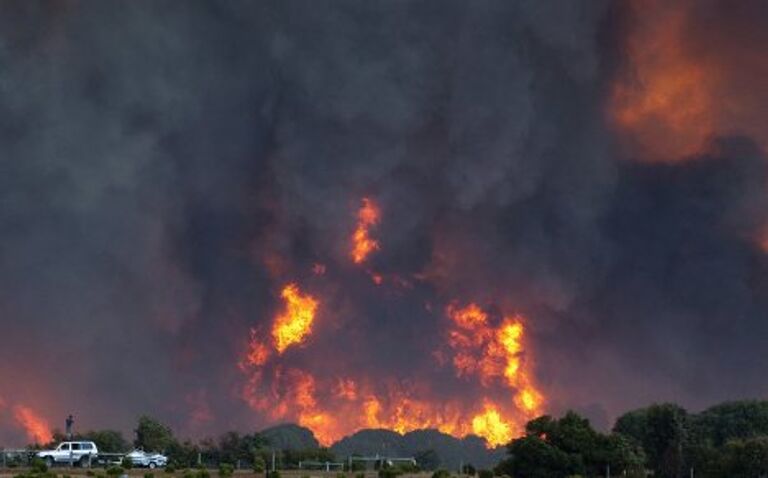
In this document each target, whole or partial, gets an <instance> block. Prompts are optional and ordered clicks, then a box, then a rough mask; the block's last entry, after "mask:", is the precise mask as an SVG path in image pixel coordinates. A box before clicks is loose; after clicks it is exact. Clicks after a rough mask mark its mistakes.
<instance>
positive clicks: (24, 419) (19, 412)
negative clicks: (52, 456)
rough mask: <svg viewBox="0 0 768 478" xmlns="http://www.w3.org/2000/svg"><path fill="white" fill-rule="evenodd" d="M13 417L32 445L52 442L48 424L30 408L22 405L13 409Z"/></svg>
mask: <svg viewBox="0 0 768 478" xmlns="http://www.w3.org/2000/svg"><path fill="white" fill-rule="evenodd" d="M13 417H14V419H15V420H16V422H17V423H18V424H19V425H21V426H22V427H23V428H24V431H25V432H26V433H27V438H28V439H29V440H30V441H32V442H33V443H38V444H41V445H43V444H46V443H50V442H51V441H53V433H51V427H50V426H48V422H47V421H46V420H45V419H44V418H42V417H41V416H40V415H38V414H37V413H35V412H34V410H32V409H31V408H29V407H27V406H24V405H16V406H15V407H13Z"/></svg>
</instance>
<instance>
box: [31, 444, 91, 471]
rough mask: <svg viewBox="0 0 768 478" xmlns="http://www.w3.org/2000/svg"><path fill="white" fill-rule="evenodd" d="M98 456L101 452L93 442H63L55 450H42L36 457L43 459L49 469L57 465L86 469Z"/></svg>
mask: <svg viewBox="0 0 768 478" xmlns="http://www.w3.org/2000/svg"><path fill="white" fill-rule="evenodd" d="M98 454H99V450H98V449H97V448H96V444H95V443H94V442H92V441H65V442H61V443H60V444H59V446H57V447H56V448H55V449H54V450H42V451H39V452H37V454H36V455H37V457H38V458H41V459H43V460H44V461H45V464H46V465H48V466H49V467H51V466H53V465H55V464H57V463H71V464H78V465H80V466H83V467H85V466H88V465H89V464H90V462H91V459H93V458H95V457H96V456H97V455H98Z"/></svg>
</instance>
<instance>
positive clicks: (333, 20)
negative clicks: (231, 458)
mask: <svg viewBox="0 0 768 478" xmlns="http://www.w3.org/2000/svg"><path fill="white" fill-rule="evenodd" d="M766 10H768V6H766V4H765V2H761V1H758V0H744V1H741V2H737V3H734V2H728V1H725V0H701V1H694V0H679V1H676V2H664V1H661V0H652V1H648V2H641V1H639V0H638V1H626V2H612V1H607V0H576V1H569V2H560V1H549V0H546V1H544V0H530V1H527V0H520V1H515V2H509V1H502V0H478V1H473V2H463V1H458V0H455V1H454V0H445V1H407V0H396V1H389V2H385V1H377V0H374V1H369V2H359V1H352V0H333V1H331V0H319V1H309V0H303V1H298V0H284V1H277V0H275V1H271V0H267V1H263V2H246V1H234V0H233V1H217V2H208V1H185V2H182V1H159V0H157V1H149V0H140V1H127V0H123V1H118V0H110V1H95V0H92V1H85V0H82V1H77V0H58V1H53V2H50V1H34V0H28V1H7V2H2V3H1V4H0V65H2V67H1V68H0V337H1V339H0V445H6V446H10V445H15V446H20V445H23V444H25V443H29V442H30V441H35V440H36V439H37V438H40V437H43V438H45V437H46V435H47V430H50V429H52V428H60V429H61V428H63V427H64V419H65V418H66V416H67V415H68V414H70V413H72V414H73V415H75V420H76V429H78V430H86V429H96V428H117V429H120V430H123V431H125V432H126V434H127V433H128V432H129V431H130V430H131V427H132V426H133V425H134V424H135V422H136V419H137V417H138V416H139V415H141V414H150V415H152V416H155V417H157V418H159V419H161V420H163V421H165V422H166V423H169V424H170V425H171V426H172V428H173V429H174V431H176V432H177V433H178V434H180V435H182V436H188V437H193V438H196V437H203V436H208V435H212V434H217V433H220V432H223V431H225V430H230V429H236V430H240V431H243V432H245V431H252V430H256V429H259V428H262V427H265V426H268V425H271V424H274V423H280V422H286V421H291V422H300V423H302V424H304V425H306V426H309V427H310V428H313V429H314V430H316V432H317V433H318V434H320V435H322V437H325V438H327V441H333V440H335V439H338V438H340V437H341V436H344V435H346V434H349V433H351V432H353V431H355V430H356V429H359V428H363V427H376V426H380V427H385V428H394V429H397V430H402V431H407V430H410V429H413V428H420V427H437V428H441V429H443V430H444V431H448V432H449V433H452V434H456V435H464V434H466V433H473V432H474V433H480V432H481V431H483V430H486V429H487V428H491V427H493V426H496V427H497V428H496V430H497V431H498V430H500V432H501V436H502V437H507V436H508V435H509V434H512V435H514V434H515V433H517V432H518V431H519V427H520V426H521V424H522V423H524V420H525V419H527V418H530V417H532V416H533V415H535V414H538V413H554V414H557V413H562V412H563V411H564V410H568V409H574V410H576V411H579V412H581V413H583V414H585V415H586V416H588V417H589V418H590V419H591V420H592V422H593V423H594V424H595V425H597V426H598V427H600V428H602V429H606V428H609V427H610V426H611V424H612V421H613V420H614V419H615V417H616V416H618V415H619V414H621V413H622V412H623V411H626V410H628V409H631V408H633V407H640V406H645V405H648V404H650V403H653V402H665V401H675V402H678V403H680V404H682V405H683V406H685V407H688V408H690V409H692V410H698V409H701V408H703V407H706V406H708V405H711V404H714V403H716V402H719V401H724V400H733V399H742V398H763V397H765V395H766V393H768V386H767V385H766V383H765V380H764V370H765V369H766V366H768V355H766V353H765V344H766V343H768V320H767V319H768V255H767V254H768V214H767V213H766V211H768V209H767V208H766V206H768V184H767V183H766V180H767V179H768V178H767V175H768V162H767V160H768V158H766V145H768V136H766V133H765V131H766V128H767V127H768V110H766V109H765V105H766V104H768V86H767V85H768V84H767V83H766V82H765V81H764V78H765V75H766V74H768V59H767V58H766V56H765V55H764V54H762V53H761V51H760V47H759V46H760V45H765V44H766V42H768V20H767V19H768V11H766ZM366 207H370V208H371V210H372V211H373V212H372V213H371V212H370V211H369V214H368V215H367V216H366ZM356 232H357V233H358V234H357V235H356ZM361 238H362V239H365V240H368V241H369V246H370V247H369V248H368V249H365V251H366V252H365V254H363V257H362V259H361V260H360V261H357V260H356V257H355V255H354V250H355V247H357V245H356V241H358V242H359V240H360V239H361ZM289 285H293V286H294V287H295V291H296V293H295V295H294V298H296V299H297V300H298V302H296V301H294V302H295V303H301V304H303V305H305V306H306V305H307V304H310V303H314V304H315V306H314V308H312V307H310V309H313V310H312V312H311V313H308V312H306V311H305V312H302V311H303V310H305V309H302V308H301V307H299V306H296V307H295V310H293V312H297V313H298V315H299V316H301V314H302V313H303V314H304V315H303V316H301V317H303V320H304V321H305V322H304V323H303V325H304V326H307V327H308V329H311V330H310V331H308V332H306V333H303V335H302V334H300V337H299V338H298V339H296V341H295V342H292V343H291V344H290V345H289V346H286V348H285V349H283V350H281V348H280V347H279V346H278V343H277V338H276V336H275V330H276V327H277V324H278V323H279V322H280V318H281V317H288V318H289V319H290V318H292V317H294V315H295V314H294V315H292V309H291V305H290V304H291V301H290V299H289V298H287V297H286V293H285V290H286V287H288V286H289ZM302 301H303V302H302ZM472 305H474V306H476V307H477V310H480V311H482V313H477V314H475V315H471V316H470V317H471V320H473V321H475V322H472V323H471V324H470V323H468V322H466V321H464V322H462V319H461V317H463V316H461V315H460V314H459V315H457V312H460V311H467V310H474V309H471V308H470V306H472ZM457 317H458V318H457ZM307 324H309V325H307ZM510 324H519V325H517V326H516V327H520V330H521V332H520V334H521V335H520V336H519V337H518V336H515V338H514V340H513V342H514V343H513V344H512V346H509V343H508V342H504V343H501V342H500V340H501V338H502V334H503V333H504V331H505V330H506V331H509V330H511V329H505V327H506V326H507V325H510ZM298 325H301V324H298ZM483 357H485V359H483ZM510 364H515V367H519V368H516V369H515V371H512V372H510V369H509V367H510ZM526 390H527V391H528V392H530V393H531V394H534V395H535V398H536V400H535V403H533V405H531V406H528V405H526V404H525V402H526V400H525V396H526V395H525V391H526ZM353 392H354V393H353ZM376 404H378V405H376ZM529 405H530V404H529ZM376 406H378V407H379V408H376ZM492 412H496V413H497V415H495V417H496V418H493V417H494V415H493V414H492ZM482 414H484V415H482ZM481 415H482V419H481V420H480V421H478V422H476V421H475V419H476V418H478V416H481ZM357 416H361V417H363V416H364V417H365V418H364V419H359V420H357V419H352V418H348V417H357ZM345 417H346V418H345ZM494 420H495V421H494ZM484 427H485V428H484ZM499 427H500V428H499ZM505 427H506V428H505ZM39 429H43V430H44V431H43V432H37V434H36V433H35V432H34V431H30V430H39ZM488 436H491V435H488ZM493 436H497V435H493ZM486 438H487V437H486Z"/></svg>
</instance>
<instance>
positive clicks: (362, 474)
mask: <svg viewBox="0 0 768 478" xmlns="http://www.w3.org/2000/svg"><path fill="white" fill-rule="evenodd" d="M355 478H365V473H358V474H356V475H355Z"/></svg>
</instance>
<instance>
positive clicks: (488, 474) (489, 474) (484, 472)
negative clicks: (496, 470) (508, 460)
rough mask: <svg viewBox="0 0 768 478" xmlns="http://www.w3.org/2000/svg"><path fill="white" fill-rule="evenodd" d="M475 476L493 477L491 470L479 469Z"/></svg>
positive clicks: (481, 477) (482, 477)
mask: <svg viewBox="0 0 768 478" xmlns="http://www.w3.org/2000/svg"><path fill="white" fill-rule="evenodd" d="M477 478H493V472H492V471H491V470H480V471H478V472H477Z"/></svg>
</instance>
